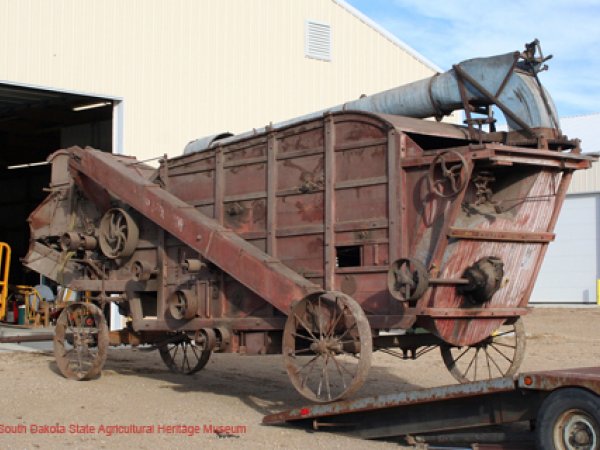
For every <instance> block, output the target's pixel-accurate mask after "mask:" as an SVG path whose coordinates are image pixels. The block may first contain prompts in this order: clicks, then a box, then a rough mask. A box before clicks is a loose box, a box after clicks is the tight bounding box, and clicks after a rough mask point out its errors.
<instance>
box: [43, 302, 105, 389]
mask: <svg viewBox="0 0 600 450" xmlns="http://www.w3.org/2000/svg"><path fill="white" fill-rule="evenodd" d="M107 352H108V326H107V325H106V319H105V318H104V314H103V313H102V310H101V309H100V308H99V307H97V306H96V305H94V304H93V303H81V302H77V303H71V304H69V305H67V306H66V307H65V309H63V310H62V312H61V313H60V316H59V317H58V320H57V321H56V327H55V329H54V357H55V358H56V364H57V365H58V368H59V369H60V371H61V372H62V374H63V375H64V376H65V377H67V378H71V379H73V380H89V379H91V378H95V377H97V376H99V375H100V372H101V371H102V367H103V366H104V362H105V361H106V355H107Z"/></svg>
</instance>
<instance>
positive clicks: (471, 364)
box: [464, 348, 479, 377]
mask: <svg viewBox="0 0 600 450" xmlns="http://www.w3.org/2000/svg"><path fill="white" fill-rule="evenodd" d="M478 353H479V349H478V348H477V349H475V355H473V358H472V359H471V362H470V363H469V365H468V366H467V369H466V370H465V372H464V375H465V377H466V376H467V374H468V373H469V370H471V367H472V366H473V362H474V361H475V359H476V358H477V354H478Z"/></svg>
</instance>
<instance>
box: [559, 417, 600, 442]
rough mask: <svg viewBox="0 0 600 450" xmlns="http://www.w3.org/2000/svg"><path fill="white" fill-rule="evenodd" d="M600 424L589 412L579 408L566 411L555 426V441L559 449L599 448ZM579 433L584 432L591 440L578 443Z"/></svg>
mask: <svg viewBox="0 0 600 450" xmlns="http://www.w3.org/2000/svg"><path fill="white" fill-rule="evenodd" d="M599 427H600V425H599V424H598V423H597V422H596V421H595V420H594V419H593V418H592V417H591V416H589V415H588V414H586V413H585V412H583V411H580V410H577V409H571V410H568V411H565V412H564V413H563V414H561V416H560V417H559V418H558V420H557V421H556V425H555V426H554V430H553V431H554V432H553V435H554V436H553V437H554V442H555V443H556V445H557V446H558V447H557V448H558V449H559V450H593V449H596V448H598V444H599V442H598V439H599V438H598V433H599V432H600V430H599ZM579 433H583V434H584V435H585V436H586V438H587V439H589V441H588V442H587V443H584V444H582V443H577V442H576V440H577V437H578V435H579V436H581V435H580V434H579Z"/></svg>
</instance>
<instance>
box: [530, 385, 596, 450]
mask: <svg viewBox="0 0 600 450" xmlns="http://www.w3.org/2000/svg"><path fill="white" fill-rule="evenodd" d="M536 444H537V448H554V449H557V450H575V449H577V450H593V449H597V448H600V397H598V396H597V395H594V394H592V393H591V392H589V391H586V390H584V389H578V388H565V389H559V390H557V391H554V392H553V393H552V394H550V395H549V396H548V397H547V398H546V399H545V400H544V402H543V403H542V406H541V407H540V410H539V412H538V416H537V420H536Z"/></svg>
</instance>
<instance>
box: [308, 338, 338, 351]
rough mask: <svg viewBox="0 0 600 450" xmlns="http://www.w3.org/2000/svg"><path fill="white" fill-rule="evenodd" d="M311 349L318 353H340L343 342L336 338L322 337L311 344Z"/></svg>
mask: <svg viewBox="0 0 600 450" xmlns="http://www.w3.org/2000/svg"><path fill="white" fill-rule="evenodd" d="M310 349H311V351H312V352H314V353H316V354H318V355H326V354H338V353H341V352H342V344H341V342H340V341H339V339H336V338H331V337H328V338H321V339H319V341H317V342H313V343H312V344H310Z"/></svg>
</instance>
